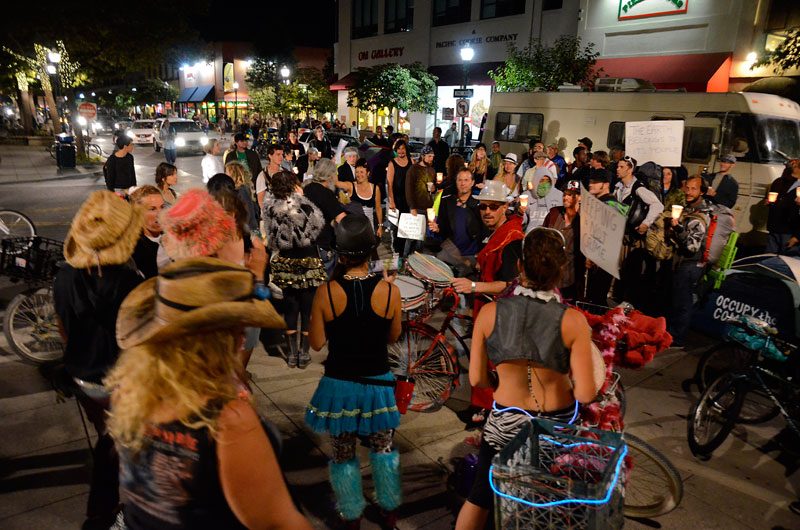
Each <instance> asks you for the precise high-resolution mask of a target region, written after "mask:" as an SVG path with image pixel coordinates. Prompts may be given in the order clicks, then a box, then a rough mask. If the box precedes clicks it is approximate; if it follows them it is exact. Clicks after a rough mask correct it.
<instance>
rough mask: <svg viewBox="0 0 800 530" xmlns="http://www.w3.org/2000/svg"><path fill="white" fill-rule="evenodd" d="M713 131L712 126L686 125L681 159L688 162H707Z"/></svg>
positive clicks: (711, 147) (711, 146)
mask: <svg viewBox="0 0 800 530" xmlns="http://www.w3.org/2000/svg"><path fill="white" fill-rule="evenodd" d="M715 132H716V130H715V129H714V128H713V127H686V130H685V132H684V135H683V138H684V142H683V159H684V160H686V161H688V162H698V163H706V162H708V161H709V159H710V158H711V152H712V150H713V142H714V133H715Z"/></svg>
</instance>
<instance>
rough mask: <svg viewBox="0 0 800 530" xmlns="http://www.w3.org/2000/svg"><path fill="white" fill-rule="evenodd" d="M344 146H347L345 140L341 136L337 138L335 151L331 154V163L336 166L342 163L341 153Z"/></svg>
mask: <svg viewBox="0 0 800 530" xmlns="http://www.w3.org/2000/svg"><path fill="white" fill-rule="evenodd" d="M345 147H347V140H345V139H344V138H342V139H340V140H339V145H337V146H336V153H335V154H334V155H333V163H334V164H336V165H337V166H338V165H339V164H341V163H342V153H343V152H344V148H345Z"/></svg>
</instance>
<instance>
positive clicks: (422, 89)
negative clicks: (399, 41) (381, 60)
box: [347, 63, 437, 112]
mask: <svg viewBox="0 0 800 530" xmlns="http://www.w3.org/2000/svg"><path fill="white" fill-rule="evenodd" d="M355 74H356V79H355V83H354V85H353V88H351V89H350V90H349V91H348V94H347V106H348V107H356V108H358V109H360V110H363V111H367V112H376V111H377V110H378V109H381V108H388V109H390V110H394V109H399V110H403V111H406V112H409V111H418V112H435V111H436V99H437V98H436V79H437V78H436V77H435V76H432V75H430V74H428V72H427V71H426V70H425V67H424V66H423V65H422V64H421V63H414V64H412V65H408V66H403V65H399V64H381V65H378V66H373V67H370V68H357V69H356V71H355Z"/></svg>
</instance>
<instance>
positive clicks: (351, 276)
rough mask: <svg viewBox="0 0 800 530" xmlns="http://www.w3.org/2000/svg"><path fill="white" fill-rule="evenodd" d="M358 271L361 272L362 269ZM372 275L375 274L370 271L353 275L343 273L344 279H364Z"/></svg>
mask: <svg viewBox="0 0 800 530" xmlns="http://www.w3.org/2000/svg"><path fill="white" fill-rule="evenodd" d="M359 272H362V271H359ZM373 276H375V274H374V273H372V272H367V273H366V274H364V275H363V276H353V275H351V274H345V275H344V279H345V280H366V279H367V278H372V277H373Z"/></svg>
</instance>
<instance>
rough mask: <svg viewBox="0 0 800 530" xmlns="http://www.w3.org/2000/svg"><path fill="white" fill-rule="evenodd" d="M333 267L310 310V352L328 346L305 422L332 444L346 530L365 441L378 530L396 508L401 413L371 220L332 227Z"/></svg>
mask: <svg viewBox="0 0 800 530" xmlns="http://www.w3.org/2000/svg"><path fill="white" fill-rule="evenodd" d="M334 230H335V233H336V253H337V254H338V257H339V263H338V264H337V266H336V269H334V273H333V278H332V279H331V281H329V282H326V283H324V284H322V285H321V286H320V287H319V288H318V289H317V293H316V296H315V298H314V304H313V307H312V310H311V329H310V337H309V338H310V341H311V347H312V348H314V349H315V350H320V349H322V347H323V346H324V345H325V343H326V342H328V352H329V353H328V358H327V360H326V361H325V375H324V377H323V378H322V379H321V380H320V382H319V385H318V386H317V389H316V391H315V392H314V396H313V397H312V398H311V403H310V404H309V405H308V407H307V408H306V414H305V422H306V424H307V425H308V426H310V427H311V428H312V429H313V430H314V432H317V433H323V432H327V433H328V434H329V435H330V436H331V442H332V445H333V460H332V461H331V463H330V467H329V470H330V480H331V487H332V488H333V492H334V494H335V496H336V502H337V505H338V509H339V512H340V513H341V516H342V518H343V519H344V521H345V525H346V527H347V528H358V527H359V522H360V519H361V514H362V512H363V510H364V507H365V506H366V501H365V499H364V495H363V494H362V490H361V466H360V464H359V461H358V457H357V456H356V442H357V440H358V436H368V437H369V443H370V448H371V451H370V455H369V460H370V464H371V466H372V476H373V480H374V482H375V496H376V498H377V501H378V506H380V508H381V510H382V519H383V520H382V524H381V527H382V528H394V526H395V523H396V519H397V514H396V510H397V508H398V507H399V506H400V503H401V496H402V489H401V487H400V455H399V453H398V451H397V449H393V448H392V438H393V434H394V429H395V428H397V426H398V425H399V424H400V414H399V412H398V409H397V405H396V403H395V398H394V389H393V386H394V376H393V375H392V372H391V371H390V369H389V359H388V349H387V346H386V345H387V343H390V342H395V341H396V340H397V339H398V337H399V336H400V332H401V329H402V328H401V319H402V309H401V304H400V297H401V295H400V290H399V289H398V288H397V287H396V286H395V285H393V284H392V283H390V282H386V281H384V280H383V279H382V278H381V277H380V276H376V275H375V274H373V273H370V272H369V256H370V254H371V253H372V251H373V250H374V249H375V246H376V242H375V232H374V231H373V229H372V222H371V220H369V219H367V218H366V217H365V216H363V215H356V214H350V215H347V216H345V217H344V218H343V219H342V220H341V222H339V224H337V225H336V227H335V229H334Z"/></svg>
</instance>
